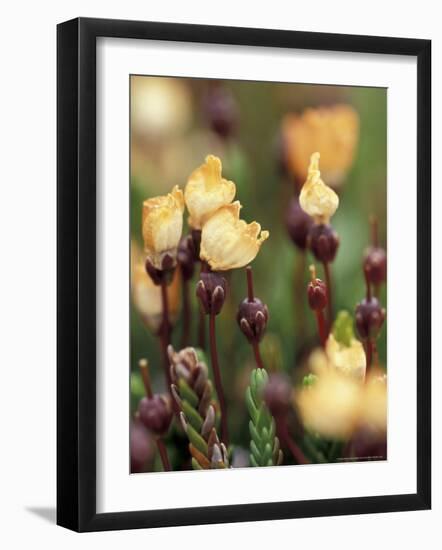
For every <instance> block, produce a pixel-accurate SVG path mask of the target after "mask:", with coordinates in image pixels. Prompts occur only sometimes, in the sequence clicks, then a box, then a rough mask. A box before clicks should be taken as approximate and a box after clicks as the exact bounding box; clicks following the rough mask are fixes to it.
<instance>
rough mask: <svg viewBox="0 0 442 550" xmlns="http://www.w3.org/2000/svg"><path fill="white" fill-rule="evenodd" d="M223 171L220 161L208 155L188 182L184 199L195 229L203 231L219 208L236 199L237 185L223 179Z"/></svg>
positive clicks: (191, 224)
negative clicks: (205, 224) (206, 222)
mask: <svg viewBox="0 0 442 550" xmlns="http://www.w3.org/2000/svg"><path fill="white" fill-rule="evenodd" d="M221 170H222V165H221V161H220V159H219V158H218V157H215V156H213V155H208V156H207V157H206V161H205V163H204V164H202V165H201V166H199V167H198V168H197V169H196V170H194V171H193V172H192V174H191V175H190V177H189V179H188V181H187V185H186V187H185V189H184V199H185V201H186V206H187V209H188V210H189V213H190V217H189V225H190V226H191V227H192V228H193V229H201V228H202V226H203V225H204V223H205V221H207V220H208V219H209V218H210V216H211V215H212V214H214V213H215V212H216V211H217V210H218V208H220V207H221V206H225V205H227V204H230V203H231V202H232V201H233V199H234V197H235V193H236V186H235V184H234V183H233V181H228V180H226V179H224V178H222V177H221Z"/></svg>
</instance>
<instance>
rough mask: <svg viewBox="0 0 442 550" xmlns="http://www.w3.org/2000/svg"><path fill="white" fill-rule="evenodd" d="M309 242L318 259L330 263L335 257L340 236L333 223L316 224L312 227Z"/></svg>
mask: <svg viewBox="0 0 442 550" xmlns="http://www.w3.org/2000/svg"><path fill="white" fill-rule="evenodd" d="M307 243H308V246H309V248H310V250H311V251H312V252H313V254H314V256H315V258H316V259H317V260H318V261H320V262H322V263H329V262H332V261H333V260H334V259H335V256H336V252H337V251H338V247H339V237H338V234H337V233H336V231H335V230H334V229H333V227H332V226H331V225H328V224H314V225H313V226H312V227H311V228H310V231H309V234H308V237H307Z"/></svg>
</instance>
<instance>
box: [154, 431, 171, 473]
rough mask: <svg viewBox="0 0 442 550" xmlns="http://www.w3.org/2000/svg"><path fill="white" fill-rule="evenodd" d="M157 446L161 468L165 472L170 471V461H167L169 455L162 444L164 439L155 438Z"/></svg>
mask: <svg viewBox="0 0 442 550" xmlns="http://www.w3.org/2000/svg"><path fill="white" fill-rule="evenodd" d="M157 447H158V452H159V453H160V457H161V462H162V463H163V469H164V471H165V472H170V470H171V467H170V462H169V456H168V454H167V449H166V445H165V444H164V441H163V440H162V439H161V438H158V439H157Z"/></svg>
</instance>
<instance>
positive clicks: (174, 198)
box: [142, 185, 184, 269]
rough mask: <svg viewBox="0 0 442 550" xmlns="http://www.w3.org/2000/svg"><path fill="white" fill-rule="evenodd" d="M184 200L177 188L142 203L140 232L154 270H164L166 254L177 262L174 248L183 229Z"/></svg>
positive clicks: (175, 248)
mask: <svg viewBox="0 0 442 550" xmlns="http://www.w3.org/2000/svg"><path fill="white" fill-rule="evenodd" d="M183 212H184V198H183V192H182V191H181V189H179V187H178V186H177V185H176V186H175V187H174V188H173V190H172V192H171V193H169V194H168V195H163V196H160V197H154V198H152V199H148V200H145V201H144V203H143V217H142V233H143V239H144V251H145V252H146V254H147V257H148V259H149V260H150V262H151V263H152V265H153V266H154V267H155V268H156V269H162V268H163V259H164V257H165V256H166V255H169V256H170V257H171V259H172V260H173V262H175V261H176V255H177V247H178V243H179V240H180V238H181V233H182V230H183Z"/></svg>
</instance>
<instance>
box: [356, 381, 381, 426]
mask: <svg viewBox="0 0 442 550" xmlns="http://www.w3.org/2000/svg"><path fill="white" fill-rule="evenodd" d="M361 423H363V424H364V425H368V426H370V427H371V428H374V429H376V430H378V431H380V432H386V431H387V376H386V375H385V374H384V375H379V374H376V373H373V374H372V375H370V376H369V377H368V379H367V382H366V383H365V391H364V396H363V400H362V407H361Z"/></svg>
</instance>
